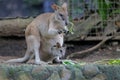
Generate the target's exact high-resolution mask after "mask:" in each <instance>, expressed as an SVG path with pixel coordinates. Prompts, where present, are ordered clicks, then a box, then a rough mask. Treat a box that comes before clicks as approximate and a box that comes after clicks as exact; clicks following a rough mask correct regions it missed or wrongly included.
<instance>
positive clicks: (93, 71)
mask: <svg viewBox="0 0 120 80" xmlns="http://www.w3.org/2000/svg"><path fill="white" fill-rule="evenodd" d="M82 72H83V75H84V76H85V77H86V78H91V77H93V76H95V75H97V74H98V73H99V69H98V67H97V66H95V65H91V64H87V65H85V66H84V67H83V70H82Z"/></svg>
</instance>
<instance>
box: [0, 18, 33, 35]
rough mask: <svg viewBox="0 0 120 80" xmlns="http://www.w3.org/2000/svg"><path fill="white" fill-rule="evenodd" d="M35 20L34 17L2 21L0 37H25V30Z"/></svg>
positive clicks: (0, 21) (0, 22) (0, 23)
mask: <svg viewBox="0 0 120 80" xmlns="http://www.w3.org/2000/svg"><path fill="white" fill-rule="evenodd" d="M33 19H34V18H33V17H29V18H7V19H1V20H0V36H24V33H25V28H26V27H27V25H28V24H29V23H30V22H31V21H32V20H33Z"/></svg>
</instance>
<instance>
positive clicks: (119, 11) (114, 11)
mask: <svg viewBox="0 0 120 80" xmlns="http://www.w3.org/2000/svg"><path fill="white" fill-rule="evenodd" d="M116 13H118V14H120V9H116V10H113V11H112V14H116Z"/></svg>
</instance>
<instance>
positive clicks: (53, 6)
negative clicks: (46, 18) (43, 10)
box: [51, 4, 60, 10]
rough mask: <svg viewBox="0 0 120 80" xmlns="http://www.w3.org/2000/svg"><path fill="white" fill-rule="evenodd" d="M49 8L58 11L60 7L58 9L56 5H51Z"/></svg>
mask: <svg viewBox="0 0 120 80" xmlns="http://www.w3.org/2000/svg"><path fill="white" fill-rule="evenodd" d="M51 7H52V9H53V10H58V9H59V8H60V7H59V6H58V5H56V4H52V5H51Z"/></svg>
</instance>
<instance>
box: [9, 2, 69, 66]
mask: <svg viewBox="0 0 120 80" xmlns="http://www.w3.org/2000/svg"><path fill="white" fill-rule="evenodd" d="M52 8H53V9H54V10H55V12H54V13H44V14H41V15H39V16H38V17H37V18H35V19H34V20H33V21H32V22H31V23H30V24H29V25H28V26H27V28H26V31H25V37H26V43H27V50H26V53H25V56H24V57H23V58H18V59H11V60H8V61H7V62H26V61H27V60H29V58H30V56H31V55H32V54H31V53H33V54H34V55H35V64H41V60H42V61H49V60H50V59H52V58H54V55H53V53H52V51H51V47H52V46H54V45H56V43H57V42H58V43H59V44H60V46H62V45H63V42H64V33H66V32H68V29H67V27H66V25H67V24H68V23H69V21H68V12H67V4H66V3H64V4H63V5H62V6H57V5H55V4H54V5H52ZM55 57H56V56H55ZM57 59H59V56H57Z"/></svg>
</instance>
